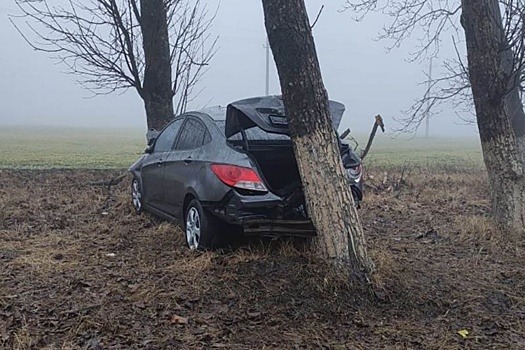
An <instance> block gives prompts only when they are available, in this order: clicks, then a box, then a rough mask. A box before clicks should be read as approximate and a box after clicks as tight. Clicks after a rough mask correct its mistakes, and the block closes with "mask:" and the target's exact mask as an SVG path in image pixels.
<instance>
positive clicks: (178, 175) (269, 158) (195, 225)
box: [130, 96, 362, 249]
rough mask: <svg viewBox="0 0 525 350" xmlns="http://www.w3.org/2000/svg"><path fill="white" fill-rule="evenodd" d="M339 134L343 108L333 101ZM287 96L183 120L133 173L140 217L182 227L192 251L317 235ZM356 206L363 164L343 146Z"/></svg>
mask: <svg viewBox="0 0 525 350" xmlns="http://www.w3.org/2000/svg"><path fill="white" fill-rule="evenodd" d="M330 110H331V114H332V120H333V124H334V128H335V129H337V127H338V126H339V123H340V121H341V118H342V115H343V112H344V106H343V105H342V104H340V103H337V102H333V101H330ZM288 134H289V130H288V124H287V120H286V117H285V116H284V107H283V103H282V100H281V98H280V97H278V96H270V97H260V98H252V99H246V100H241V101H238V102H234V103H231V104H229V105H228V106H227V107H226V108H219V107H217V108H211V109H206V110H202V111H197V112H187V113H184V114H183V115H180V116H178V117H176V118H174V120H173V121H172V122H170V124H168V125H167V126H166V127H165V128H164V130H162V131H161V132H160V133H159V134H158V135H153V137H152V140H151V142H150V146H149V147H148V149H147V151H146V153H145V154H144V155H143V156H142V157H141V158H140V159H139V160H138V161H137V162H136V163H135V164H133V165H132V166H131V168H130V172H131V173H132V174H133V185H132V200H133V205H134V207H135V210H136V211H137V212H140V211H142V210H144V209H145V210H147V211H150V212H152V213H154V214H157V215H159V216H161V217H164V218H166V219H169V220H176V221H177V222H181V223H183V226H184V230H185V233H186V239H187V243H188V245H189V247H190V248H192V249H197V248H207V247H214V246H216V245H218V244H220V243H219V242H220V241H221V238H222V237H221V236H222V235H223V234H224V232H226V231H230V232H232V231H235V230H238V231H241V232H243V233H244V234H246V235H249V234H257V235H262V236H279V235H297V236H310V235H314V234H315V229H314V226H313V224H312V222H311V220H310V219H309V216H308V213H307V211H306V206H305V199H304V195H303V190H302V185H301V179H300V176H299V171H298V168H297V164H296V161H295V156H294V153H293V146H292V141H291V139H290V137H289V136H288ZM340 148H341V156H342V160H343V165H344V166H345V168H346V169H347V171H348V174H349V181H350V182H349V185H350V186H351V188H352V193H353V195H354V200H355V201H356V203H359V201H361V199H362V184H361V160H360V159H359V157H358V156H357V155H356V154H355V153H354V152H353V151H352V149H351V147H350V146H349V145H347V144H346V143H344V142H341V143H340Z"/></svg>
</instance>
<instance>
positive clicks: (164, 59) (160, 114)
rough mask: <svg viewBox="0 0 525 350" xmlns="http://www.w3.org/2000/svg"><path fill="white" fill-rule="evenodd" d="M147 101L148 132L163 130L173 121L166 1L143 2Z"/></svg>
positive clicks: (145, 91)
mask: <svg viewBox="0 0 525 350" xmlns="http://www.w3.org/2000/svg"><path fill="white" fill-rule="evenodd" d="M140 9H141V18H140V26H141V30H142V40H143V43H142V46H143V48H144V64H145V67H144V83H143V87H142V91H141V97H142V99H143V100H144V107H145V109H146V119H147V124H148V129H151V128H153V129H155V130H161V129H162V128H163V127H164V125H166V124H167V123H168V122H169V121H170V120H171V119H172V118H173V90H172V87H171V75H172V72H171V57H170V45H169V34H168V21H167V14H166V7H165V5H164V0H141V1H140Z"/></svg>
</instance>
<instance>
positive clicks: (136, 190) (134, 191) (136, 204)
mask: <svg viewBox="0 0 525 350" xmlns="http://www.w3.org/2000/svg"><path fill="white" fill-rule="evenodd" d="M131 200H132V202H133V208H135V211H136V212H137V213H140V211H141V210H142V193H140V185H139V182H138V180H137V179H133V183H132V184H131Z"/></svg>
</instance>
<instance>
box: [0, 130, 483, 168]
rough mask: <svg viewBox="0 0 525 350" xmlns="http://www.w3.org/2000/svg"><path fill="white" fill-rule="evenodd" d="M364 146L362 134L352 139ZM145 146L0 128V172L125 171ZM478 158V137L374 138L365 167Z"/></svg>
mask: <svg viewBox="0 0 525 350" xmlns="http://www.w3.org/2000/svg"><path fill="white" fill-rule="evenodd" d="M356 139H358V141H359V142H360V145H359V147H364V145H365V140H366V136H364V135H363V136H357V137H356ZM144 147H145V138H144V130H141V129H131V128H129V129H95V128H83V129H82V128H58V127H54V128H51V127H42V128H36V127H31V128H27V127H0V168H3V169H6V168H16V169H49V168H95V169H116V168H126V167H128V166H129V165H130V164H132V163H133V162H134V161H135V160H136V159H137V158H138V156H139V155H140V154H141V152H142V151H143V149H144ZM481 161H482V156H481V150H480V147H479V142H478V141H477V139H475V138H473V137H470V138H467V139H460V138H430V139H408V137H407V136H400V137H397V138H392V137H391V136H388V135H384V134H379V135H378V136H377V139H376V141H375V143H374V145H373V147H372V150H371V152H370V154H369V157H368V158H367V164H368V165H376V164H380V165H393V166H399V165H405V164H406V165H418V166H433V165H442V164H447V165H448V166H451V165H452V166H459V167H468V168H470V167H477V166H479V165H480V164H481Z"/></svg>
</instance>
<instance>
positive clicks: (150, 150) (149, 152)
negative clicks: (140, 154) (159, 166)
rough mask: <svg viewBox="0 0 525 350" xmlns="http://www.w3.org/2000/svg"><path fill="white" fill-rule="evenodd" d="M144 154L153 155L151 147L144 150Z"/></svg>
mask: <svg viewBox="0 0 525 350" xmlns="http://www.w3.org/2000/svg"><path fill="white" fill-rule="evenodd" d="M144 153H148V154H151V153H153V145H148V146H147V147H146V149H145V150H144Z"/></svg>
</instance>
